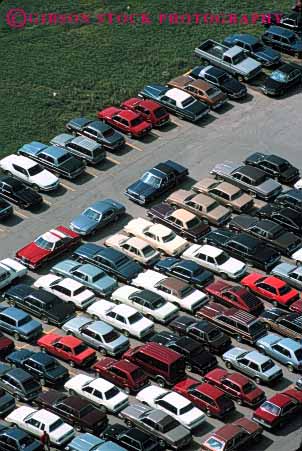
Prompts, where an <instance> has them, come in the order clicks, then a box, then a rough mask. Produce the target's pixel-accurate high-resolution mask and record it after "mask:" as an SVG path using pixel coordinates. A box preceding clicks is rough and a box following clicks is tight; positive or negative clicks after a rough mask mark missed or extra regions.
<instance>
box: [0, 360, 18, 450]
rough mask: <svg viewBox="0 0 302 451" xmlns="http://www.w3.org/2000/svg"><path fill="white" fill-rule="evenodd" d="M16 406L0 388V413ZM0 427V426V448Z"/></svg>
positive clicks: (5, 413)
mask: <svg viewBox="0 0 302 451" xmlns="http://www.w3.org/2000/svg"><path fill="white" fill-rule="evenodd" d="M3 366H4V364H1V365H0V373H2V367H3ZM15 408H16V401H15V398H14V397H13V396H12V395H10V394H9V393H7V392H6V391H5V390H4V389H3V388H0V415H1V417H3V416H4V415H7V414H8V413H9V412H11V411H12V410H14V409H15ZM1 432H2V431H1V428H0V450H1Z"/></svg>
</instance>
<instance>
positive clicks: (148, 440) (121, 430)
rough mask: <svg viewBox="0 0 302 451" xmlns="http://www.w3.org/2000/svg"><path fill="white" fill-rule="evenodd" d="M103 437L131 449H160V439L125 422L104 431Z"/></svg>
mask: <svg viewBox="0 0 302 451" xmlns="http://www.w3.org/2000/svg"><path fill="white" fill-rule="evenodd" d="M102 438H104V439H105V440H108V441H111V442H114V443H117V444H118V445H120V446H121V447H122V448H124V449H127V450H129V451H160V450H162V449H163V448H162V447H161V446H160V443H159V440H158V439H156V438H153V437H150V435H149V434H147V433H146V432H143V431H141V430H140V429H138V428H136V427H128V426H125V425H124V424H118V423H114V424H111V425H110V426H108V427H107V429H106V430H105V431H104V432H103V434H102Z"/></svg>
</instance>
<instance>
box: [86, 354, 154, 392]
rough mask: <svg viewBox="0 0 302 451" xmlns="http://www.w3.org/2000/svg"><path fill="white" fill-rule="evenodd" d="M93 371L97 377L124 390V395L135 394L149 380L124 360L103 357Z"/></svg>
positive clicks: (134, 366)
mask: <svg viewBox="0 0 302 451" xmlns="http://www.w3.org/2000/svg"><path fill="white" fill-rule="evenodd" d="M93 369H94V370H95V371H96V373H97V374H98V375H100V376H101V377H103V378H104V379H107V380H108V381H110V382H112V383H113V384H115V385H117V386H118V387H121V388H123V389H124V391H125V392H126V393H136V392H138V391H139V390H141V389H142V388H144V387H145V386H146V385H148V383H149V378H148V376H147V375H146V373H145V372H144V370H142V368H140V367H139V366H138V365H135V364H134V363H131V362H127V361H126V360H116V359H112V358H111V357H104V358H103V359H101V360H99V361H98V362H97V363H96V364H95V365H94V366H93Z"/></svg>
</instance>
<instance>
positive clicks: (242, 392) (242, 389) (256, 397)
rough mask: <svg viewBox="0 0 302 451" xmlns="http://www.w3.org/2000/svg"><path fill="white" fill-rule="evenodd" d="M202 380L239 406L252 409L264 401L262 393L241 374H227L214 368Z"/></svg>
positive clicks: (220, 369)
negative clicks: (222, 392)
mask: <svg viewBox="0 0 302 451" xmlns="http://www.w3.org/2000/svg"><path fill="white" fill-rule="evenodd" d="M203 379H204V381H206V382H208V383H209V384H211V385H215V387H217V388H219V389H220V390H223V391H224V392H225V393H227V394H228V395H229V396H230V397H231V398H233V399H234V400H235V401H236V402H237V403H238V404H240V405H241V404H244V405H245V406H248V407H251V408H254V407H257V406H259V404H261V403H262V402H263V401H265V393H264V391H263V390H261V388H259V387H258V386H257V385H256V384H255V383H254V382H252V381H251V380H250V379H249V378H248V377H246V376H244V375H243V374H240V373H229V372H228V371H226V370H223V369H222V368H215V369H214V370H212V371H209V373H207V374H206V375H205V376H204V377H203Z"/></svg>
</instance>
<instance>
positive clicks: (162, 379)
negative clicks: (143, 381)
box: [155, 376, 166, 388]
mask: <svg viewBox="0 0 302 451" xmlns="http://www.w3.org/2000/svg"><path fill="white" fill-rule="evenodd" d="M155 382H157V383H158V385H159V386H160V387H162V388H163V387H165V385H166V381H165V379H164V378H163V377H161V376H157V377H156V378H155Z"/></svg>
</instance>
